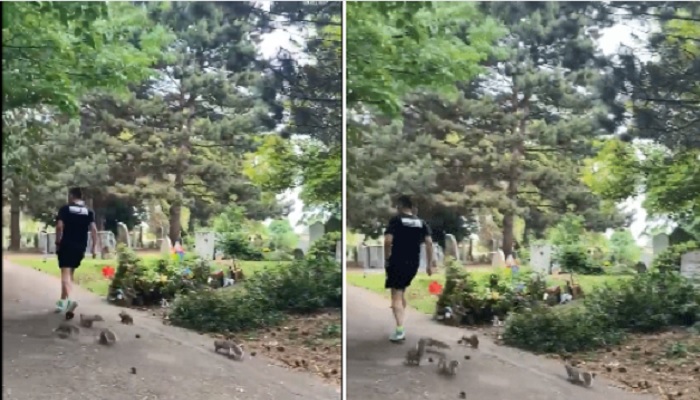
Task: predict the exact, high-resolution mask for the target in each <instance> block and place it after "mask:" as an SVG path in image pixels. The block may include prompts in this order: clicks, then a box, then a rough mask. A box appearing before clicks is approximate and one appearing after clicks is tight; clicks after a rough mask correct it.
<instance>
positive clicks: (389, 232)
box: [384, 217, 397, 260]
mask: <svg viewBox="0 0 700 400" xmlns="http://www.w3.org/2000/svg"><path fill="white" fill-rule="evenodd" d="M396 224H397V218H396V217H394V218H392V219H390V220H389V224H388V225H387V226H386V229H384V259H385V260H388V259H389V257H391V245H392V244H393V243H394V233H395V232H396Z"/></svg>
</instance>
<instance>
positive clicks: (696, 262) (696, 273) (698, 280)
mask: <svg viewBox="0 0 700 400" xmlns="http://www.w3.org/2000/svg"><path fill="white" fill-rule="evenodd" d="M681 275H683V276H685V277H686V278H688V279H690V280H693V281H695V285H696V286H698V287H700V250H696V251H691V252H690V253H685V254H683V256H681Z"/></svg>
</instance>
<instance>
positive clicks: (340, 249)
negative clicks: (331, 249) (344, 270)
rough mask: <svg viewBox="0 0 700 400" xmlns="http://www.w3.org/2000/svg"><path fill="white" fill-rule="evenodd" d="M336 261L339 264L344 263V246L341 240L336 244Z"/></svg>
mask: <svg viewBox="0 0 700 400" xmlns="http://www.w3.org/2000/svg"><path fill="white" fill-rule="evenodd" d="M335 260H336V261H338V262H342V261H343V244H342V243H341V242H340V240H339V241H337V242H335Z"/></svg>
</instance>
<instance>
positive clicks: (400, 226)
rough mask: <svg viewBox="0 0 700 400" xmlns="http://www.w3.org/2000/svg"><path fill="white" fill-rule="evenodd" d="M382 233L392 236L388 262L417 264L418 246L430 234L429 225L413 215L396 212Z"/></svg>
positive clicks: (418, 259) (418, 260)
mask: <svg viewBox="0 0 700 400" xmlns="http://www.w3.org/2000/svg"><path fill="white" fill-rule="evenodd" d="M384 234H385V235H391V236H393V241H392V244H391V255H390V256H389V262H392V263H407V262H410V263H416V265H418V264H419V263H420V246H421V244H423V242H425V238H426V237H428V236H430V227H429V226H428V224H426V223H425V221H423V220H422V219H420V218H418V217H416V216H415V215H409V214H398V215H396V216H394V217H393V218H391V219H390V220H389V225H387V227H386V229H385V230H384Z"/></svg>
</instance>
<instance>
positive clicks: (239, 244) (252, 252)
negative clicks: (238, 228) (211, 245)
mask: <svg viewBox="0 0 700 400" xmlns="http://www.w3.org/2000/svg"><path fill="white" fill-rule="evenodd" d="M218 245H219V247H220V248H221V250H222V251H223V252H224V255H226V256H227V257H229V258H230V257H235V258H238V259H240V260H248V261H261V260H262V259H263V253H262V252H261V251H260V250H257V249H255V248H254V247H253V246H252V245H251V244H250V241H249V240H248V238H247V237H246V236H245V235H244V234H242V233H240V232H237V233H224V234H221V235H220V236H219V240H218Z"/></svg>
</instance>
